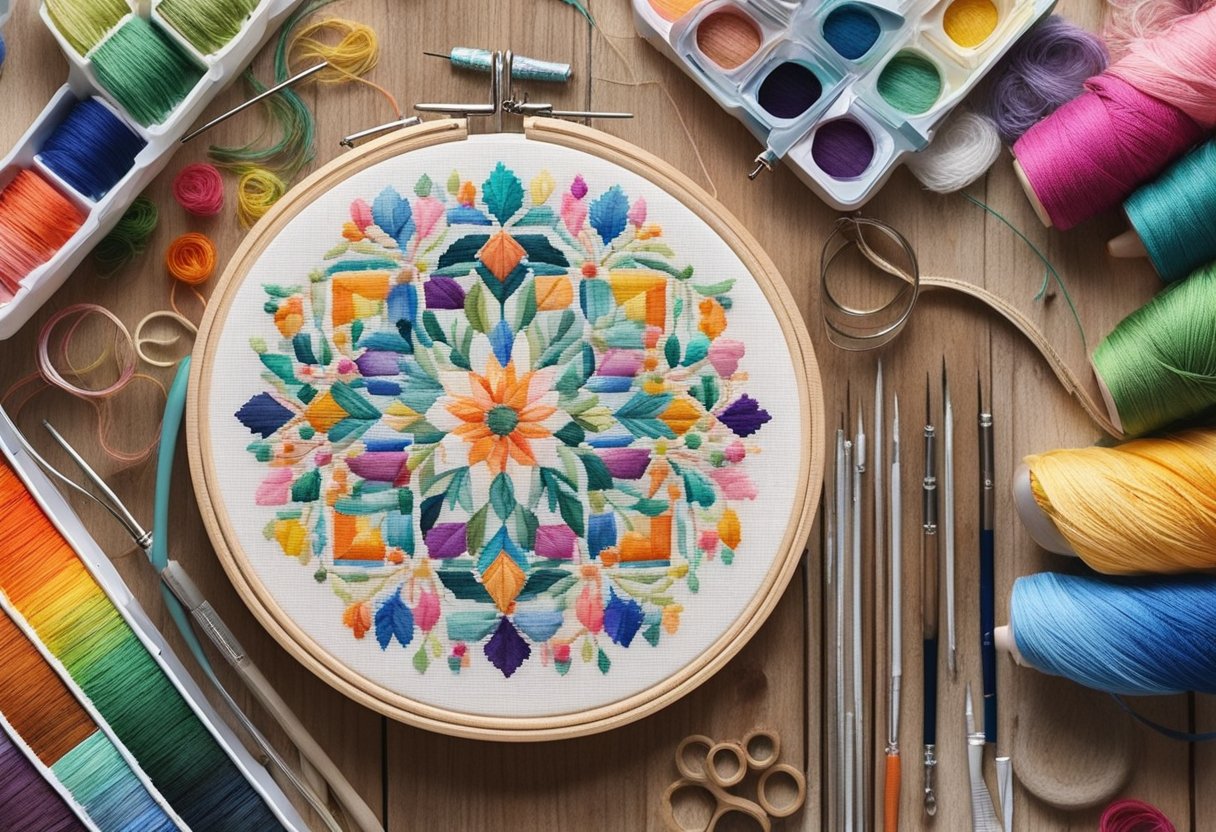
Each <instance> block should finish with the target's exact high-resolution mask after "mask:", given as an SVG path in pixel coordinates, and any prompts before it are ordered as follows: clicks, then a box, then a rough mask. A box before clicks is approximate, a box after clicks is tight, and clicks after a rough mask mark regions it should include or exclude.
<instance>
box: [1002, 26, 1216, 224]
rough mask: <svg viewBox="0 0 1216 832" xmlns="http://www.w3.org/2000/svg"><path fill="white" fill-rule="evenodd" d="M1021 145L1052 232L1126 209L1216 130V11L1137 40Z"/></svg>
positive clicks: (1023, 175)
mask: <svg viewBox="0 0 1216 832" xmlns="http://www.w3.org/2000/svg"><path fill="white" fill-rule="evenodd" d="M1085 86H1086V92H1084V93H1082V94H1081V95H1079V96H1078V97H1077V98H1075V99H1073V100H1072V101H1070V102H1068V103H1067V104H1065V105H1064V106H1062V107H1060V108H1059V109H1058V110H1057V111H1056V112H1054V113H1053V114H1052V115H1050V116H1048V117H1047V118H1045V119H1043V120H1042V121H1040V122H1039V123H1038V124H1036V125H1035V126H1034V127H1032V128H1031V129H1029V130H1028V131H1026V133H1025V134H1024V135H1023V136H1022V137H1021V138H1020V139H1018V141H1017V143H1016V144H1015V145H1014V148H1013V152H1014V156H1015V157H1016V161H1015V169H1016V171H1017V173H1018V177H1019V179H1020V180H1021V182H1022V185H1023V188H1024V189H1025V190H1026V193H1027V197H1028V198H1029V199H1030V201H1031V203H1032V205H1034V206H1035V212H1036V213H1037V214H1038V216H1039V219H1040V220H1042V221H1043V222H1044V224H1045V225H1054V226H1055V227H1057V228H1060V229H1065V230H1066V229H1069V228H1072V227H1073V226H1075V225H1077V224H1079V223H1080V222H1082V221H1084V220H1086V219H1088V218H1089V217H1092V216H1094V215H1096V214H1098V213H1101V212H1102V211H1105V210H1107V209H1109V208H1113V207H1114V206H1115V205H1117V204H1119V203H1120V202H1121V201H1122V200H1123V199H1124V198H1125V197H1126V196H1127V195H1128V194H1130V193H1131V192H1132V191H1133V190H1134V189H1135V188H1136V187H1137V186H1138V185H1140V184H1142V183H1144V182H1147V181H1148V180H1149V179H1151V178H1152V177H1154V176H1156V175H1157V174H1158V173H1160V172H1161V171H1162V170H1163V169H1164V168H1165V167H1166V166H1167V165H1168V164H1169V163H1170V162H1171V161H1173V160H1174V159H1176V158H1177V157H1179V156H1181V155H1182V154H1183V153H1184V152H1185V151H1186V150H1188V149H1189V148H1190V147H1192V146H1194V145H1195V144H1196V143H1197V142H1198V141H1200V139H1201V138H1202V136H1203V134H1204V133H1205V132H1206V131H1208V130H1210V129H1212V127H1214V126H1216V8H1209V9H1207V10H1205V11H1202V12H1200V13H1198V14H1195V15H1191V16H1189V17H1186V18H1182V19H1180V20H1178V21H1177V22H1176V23H1175V24H1174V25H1173V26H1172V27H1170V29H1169V30H1168V31H1166V32H1164V33H1163V34H1161V35H1160V36H1159V37H1157V38H1154V39H1151V40H1146V41H1140V42H1137V43H1136V44H1134V45H1133V46H1132V48H1131V49H1130V50H1129V52H1128V53H1127V55H1125V56H1124V57H1123V58H1122V59H1120V60H1119V61H1117V62H1116V63H1114V64H1111V66H1110V67H1108V68H1107V70H1106V72H1104V73H1102V74H1101V75H1098V76H1096V77H1094V78H1091V79H1090V80H1089V81H1087V82H1086V85H1085Z"/></svg>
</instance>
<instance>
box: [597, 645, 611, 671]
mask: <svg viewBox="0 0 1216 832" xmlns="http://www.w3.org/2000/svg"><path fill="white" fill-rule="evenodd" d="M595 664H596V666H597V667H598V668H599V669H600V673H604V674H607V673H608V670H609V669H610V668H611V667H612V660H611V659H609V658H608V654H607V653H605V652H604V648H602V647H601V648H600V649H599V652H598V653H597V654H596V658H595Z"/></svg>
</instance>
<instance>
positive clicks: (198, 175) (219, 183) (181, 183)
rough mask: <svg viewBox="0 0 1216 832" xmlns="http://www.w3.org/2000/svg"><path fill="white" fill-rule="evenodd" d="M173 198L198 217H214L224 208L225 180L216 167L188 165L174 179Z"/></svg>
mask: <svg viewBox="0 0 1216 832" xmlns="http://www.w3.org/2000/svg"><path fill="white" fill-rule="evenodd" d="M173 197H174V198H175V199H176V200H177V203H178V204H179V205H181V206H182V207H183V208H185V209H186V210H187V211H189V212H190V213H191V214H194V215H195V216H196V217H214V216H215V215H216V214H218V213H219V212H220V210H221V209H223V207H224V180H223V179H222V178H221V177H220V172H219V171H218V170H216V168H215V166H214V165H207V164H193V165H186V166H185V167H184V168H182V169H181V171H180V172H179V173H178V174H177V176H176V177H174V179H173Z"/></svg>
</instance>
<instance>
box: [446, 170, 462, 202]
mask: <svg viewBox="0 0 1216 832" xmlns="http://www.w3.org/2000/svg"><path fill="white" fill-rule="evenodd" d="M447 185H448V193H449V194H451V195H452V196H456V194H457V193H458V192H459V191H460V173H459V172H457V171H452V173H451V174H450V175H449V176H448V182H447Z"/></svg>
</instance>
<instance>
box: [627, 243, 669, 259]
mask: <svg viewBox="0 0 1216 832" xmlns="http://www.w3.org/2000/svg"><path fill="white" fill-rule="evenodd" d="M630 248H632V249H633V250H634V251H645V252H649V253H650V254H661V255H663V256H664V257H675V256H676V253H675V252H674V251H672V250H671V246H669V245H667V243H660V242H656V241H653V240H651V241H649V242H645V243H638V244H637V245H633V246H630Z"/></svg>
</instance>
